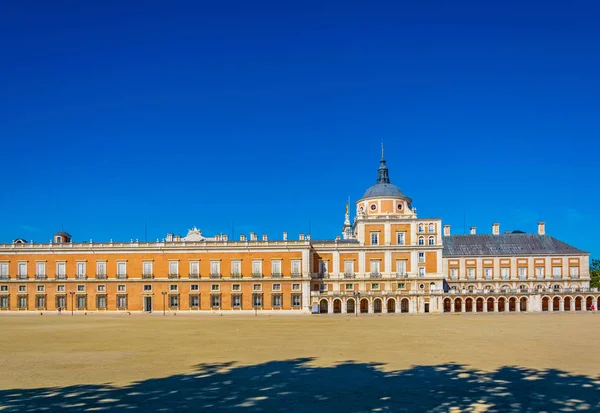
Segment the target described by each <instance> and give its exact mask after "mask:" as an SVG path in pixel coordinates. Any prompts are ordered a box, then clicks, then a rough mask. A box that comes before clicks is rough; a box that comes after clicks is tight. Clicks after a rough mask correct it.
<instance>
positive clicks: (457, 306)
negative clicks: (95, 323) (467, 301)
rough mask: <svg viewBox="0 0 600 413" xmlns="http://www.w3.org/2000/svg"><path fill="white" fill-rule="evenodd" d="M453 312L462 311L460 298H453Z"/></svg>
mask: <svg viewBox="0 0 600 413" xmlns="http://www.w3.org/2000/svg"><path fill="white" fill-rule="evenodd" d="M454 312H455V313H462V300H461V299H460V298H457V299H455V300H454Z"/></svg>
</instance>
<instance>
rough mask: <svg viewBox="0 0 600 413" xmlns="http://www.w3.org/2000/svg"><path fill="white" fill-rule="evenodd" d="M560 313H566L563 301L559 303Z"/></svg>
mask: <svg viewBox="0 0 600 413" xmlns="http://www.w3.org/2000/svg"><path fill="white" fill-rule="evenodd" d="M558 311H565V300H563V299H561V300H560V301H559V302H558Z"/></svg>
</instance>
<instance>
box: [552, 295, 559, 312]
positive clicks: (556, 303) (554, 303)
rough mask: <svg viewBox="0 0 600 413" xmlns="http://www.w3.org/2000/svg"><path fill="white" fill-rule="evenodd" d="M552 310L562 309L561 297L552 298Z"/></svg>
mask: <svg viewBox="0 0 600 413" xmlns="http://www.w3.org/2000/svg"><path fill="white" fill-rule="evenodd" d="M552 311H560V297H554V298H553V299H552Z"/></svg>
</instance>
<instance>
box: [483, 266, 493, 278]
mask: <svg viewBox="0 0 600 413" xmlns="http://www.w3.org/2000/svg"><path fill="white" fill-rule="evenodd" d="M483 276H484V277H485V279H486V280H491V279H492V268H491V267H486V268H484V269H483Z"/></svg>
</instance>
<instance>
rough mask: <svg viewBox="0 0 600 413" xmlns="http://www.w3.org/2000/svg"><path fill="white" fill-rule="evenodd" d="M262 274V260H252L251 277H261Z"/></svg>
mask: <svg viewBox="0 0 600 413" xmlns="http://www.w3.org/2000/svg"><path fill="white" fill-rule="evenodd" d="M262 273H263V272H262V260H252V275H254V276H261V275H262Z"/></svg>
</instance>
